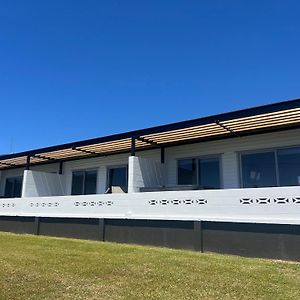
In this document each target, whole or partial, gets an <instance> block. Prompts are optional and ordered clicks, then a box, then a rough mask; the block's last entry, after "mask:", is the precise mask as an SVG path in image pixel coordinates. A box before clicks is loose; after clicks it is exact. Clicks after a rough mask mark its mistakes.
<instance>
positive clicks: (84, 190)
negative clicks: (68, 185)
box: [71, 170, 97, 195]
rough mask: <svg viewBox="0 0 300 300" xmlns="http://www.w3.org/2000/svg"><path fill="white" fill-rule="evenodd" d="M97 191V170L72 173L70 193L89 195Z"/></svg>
mask: <svg viewBox="0 0 300 300" xmlns="http://www.w3.org/2000/svg"><path fill="white" fill-rule="evenodd" d="M96 192H97V170H85V171H74V172H73V173H72V191H71V194H72V195H90V194H96Z"/></svg>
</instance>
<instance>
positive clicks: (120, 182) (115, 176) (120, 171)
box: [108, 167, 127, 191]
mask: <svg viewBox="0 0 300 300" xmlns="http://www.w3.org/2000/svg"><path fill="white" fill-rule="evenodd" d="M108 182H109V187H112V186H120V187H122V189H123V190H124V191H127V168H126V167H122V168H112V169H109V179H108Z"/></svg>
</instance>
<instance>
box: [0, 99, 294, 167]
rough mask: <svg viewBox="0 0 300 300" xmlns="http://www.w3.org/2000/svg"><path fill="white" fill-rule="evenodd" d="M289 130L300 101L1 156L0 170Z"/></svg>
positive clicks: (292, 125) (292, 126)
mask: <svg viewBox="0 0 300 300" xmlns="http://www.w3.org/2000/svg"><path fill="white" fill-rule="evenodd" d="M287 128H300V99H296V100H290V101H285V102H279V103H274V104H269V105H265V106H260V107H256V108H250V109H245V110H241V111H236V112H232V113H225V114H220V115H216V116H210V117H206V118H199V119H194V120H189V121H184V122H178V123H173V124H168V125H163V126H157V127H152V128H148V129H143V130H137V131H132V132H127V133H123V134H118V135H112V136H107V137H102V138H96V139H92V140H86V141H81V142H75V143H69V144H64V145H58V146H53V147H47V148H43V149H37V150H32V151H26V152H22V153H16V154H9V155H2V156H0V170H1V169H2V170H4V169H8V168H16V167H24V166H26V163H27V157H28V156H30V165H35V164H45V163H49V162H56V161H64V160H72V159H81V158H87V157H95V156H101V155H110V154H115V153H128V152H130V149H131V147H132V139H134V141H135V149H136V150H143V149H145V150H146V149H150V148H157V147H168V146H172V145H180V144H187V143H189V142H195V141H197V142H198V141H199V142H201V141H206V140H213V139H217V138H226V137H236V136H240V137H241V136H243V135H249V134H255V133H258V132H270V131H275V130H283V129H287Z"/></svg>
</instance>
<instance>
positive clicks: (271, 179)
mask: <svg viewBox="0 0 300 300" xmlns="http://www.w3.org/2000/svg"><path fill="white" fill-rule="evenodd" d="M241 177H242V186H243V187H245V188H252V187H272V186H292V185H300V147H294V148H287V149H277V150H271V151H265V152H259V153H248V154H247V153H246V154H241Z"/></svg>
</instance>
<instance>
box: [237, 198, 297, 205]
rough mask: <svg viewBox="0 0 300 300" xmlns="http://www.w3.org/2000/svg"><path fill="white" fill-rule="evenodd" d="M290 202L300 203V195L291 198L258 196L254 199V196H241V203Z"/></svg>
mask: <svg viewBox="0 0 300 300" xmlns="http://www.w3.org/2000/svg"><path fill="white" fill-rule="evenodd" d="M272 202H273V203H275V204H289V203H296V204H300V197H293V198H291V199H289V198H286V197H277V198H274V199H271V198H257V199H252V198H241V199H240V203H241V204H253V203H257V204H271V203H272Z"/></svg>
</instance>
